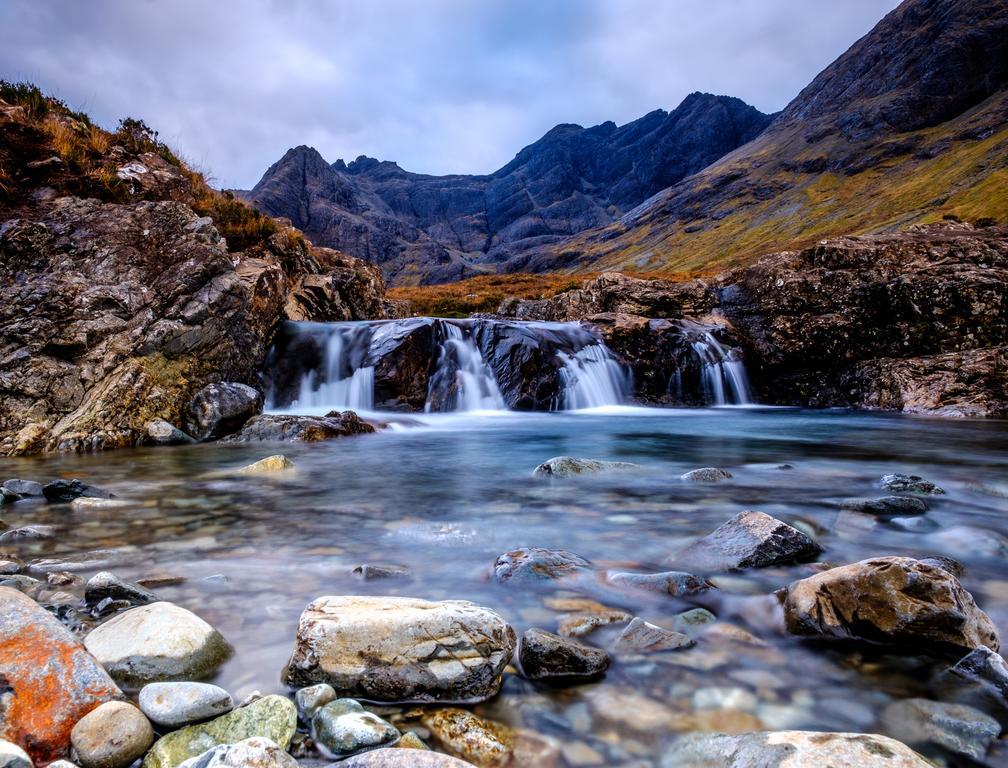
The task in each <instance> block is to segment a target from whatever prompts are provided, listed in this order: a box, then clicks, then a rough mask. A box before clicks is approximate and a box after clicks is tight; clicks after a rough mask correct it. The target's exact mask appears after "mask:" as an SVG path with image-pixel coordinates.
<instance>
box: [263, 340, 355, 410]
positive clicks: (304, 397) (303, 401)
mask: <svg viewBox="0 0 1008 768" xmlns="http://www.w3.org/2000/svg"><path fill="white" fill-rule="evenodd" d="M322 328H324V329H325V330H324V333H325V336H326V338H325V345H324V349H323V354H322V364H321V366H320V367H319V368H318V369H309V370H308V371H306V372H305V373H304V375H303V376H302V378H301V383H300V386H299V387H298V395H297V399H296V400H294V401H293V403H291V405H292V407H295V408H298V409H300V410H328V409H331V408H352V409H355V410H364V411H369V410H371V409H372V408H374V366H373V365H361V360H362V358H363V356H364V354H365V353H366V351H367V349H368V344H369V342H370V336H371V334H370V332H369V330H368V328H367V327H366V326H365V325H361V324H357V323H353V324H350V323H346V324H343V323H334V324H332V325H331V326H329V325H327V326H322ZM270 399H271V400H273V399H274V398H273V397H271V398H270ZM271 404H272V403H271Z"/></svg>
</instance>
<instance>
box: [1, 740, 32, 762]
mask: <svg viewBox="0 0 1008 768" xmlns="http://www.w3.org/2000/svg"><path fill="white" fill-rule="evenodd" d="M0 768H32V761H31V758H30V757H28V753H27V752H25V751H24V750H23V749H21V747H19V746H18V745H17V744H14V743H12V742H10V741H5V740H4V739H0Z"/></svg>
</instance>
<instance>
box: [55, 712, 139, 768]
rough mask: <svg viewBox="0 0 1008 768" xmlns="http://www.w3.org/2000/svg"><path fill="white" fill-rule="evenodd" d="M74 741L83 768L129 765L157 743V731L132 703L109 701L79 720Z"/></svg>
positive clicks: (71, 738) (120, 767) (74, 747)
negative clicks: (155, 739)
mask: <svg viewBox="0 0 1008 768" xmlns="http://www.w3.org/2000/svg"><path fill="white" fill-rule="evenodd" d="M70 741H71V743H72V744H73V750H74V755H75V756H76V759H77V761H78V762H79V763H80V765H81V766H82V768H126V766H128V765H131V764H132V763H133V761H134V760H136V759H137V758H139V757H141V756H143V754H144V753H145V752H146V751H147V749H148V748H149V747H150V745H151V744H153V743H154V730H153V729H152V728H151V724H150V723H149V722H148V721H147V718H146V717H144V715H143V713H142V712H141V711H140V710H139V709H137V708H136V707H134V706H133V705H132V704H127V703H126V702H123V701H109V702H106V703H105V704H102V705H101V706H99V707H97V708H96V709H94V710H92V711H91V712H89V713H88V714H86V715H85V716H84V717H83V718H82V719H81V720H80V721H78V723H77V724H76V725H75V726H74V727H73V731H72V732H71V734H70Z"/></svg>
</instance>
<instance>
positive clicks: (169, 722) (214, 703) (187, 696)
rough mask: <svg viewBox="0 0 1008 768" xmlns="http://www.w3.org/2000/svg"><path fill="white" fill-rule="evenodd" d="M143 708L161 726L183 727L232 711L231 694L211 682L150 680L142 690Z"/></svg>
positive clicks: (140, 701) (141, 701) (141, 702)
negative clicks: (154, 681) (151, 681)
mask: <svg viewBox="0 0 1008 768" xmlns="http://www.w3.org/2000/svg"><path fill="white" fill-rule="evenodd" d="M138 703H139V704H140V710H141V711H142V712H143V713H144V714H145V715H147V717H148V718H150V720H151V722H153V723H154V724H155V725H158V726H160V727H162V728H181V727H182V726H185V725H189V724H191V723H198V722H200V721H202V720H208V719H210V718H212V717H219V716H220V715H223V714H226V713H228V712H230V711H231V710H232V709H233V708H234V701H233V700H232V699H231V694H229V693H228V692H227V691H225V690H224V689H223V688H219V687H218V686H216V685H210V684H209V683H194V682H188V681H187V682H173V683H148V684H147V685H145V686H144V687H143V688H142V689H141V690H140V695H139V697H138Z"/></svg>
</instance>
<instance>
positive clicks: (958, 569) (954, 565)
mask: <svg viewBox="0 0 1008 768" xmlns="http://www.w3.org/2000/svg"><path fill="white" fill-rule="evenodd" d="M920 562H922V563H924V564H925V565H933V566H934V567H935V568H941V569H943V570H946V571H948V572H949V573H951V574H952V575H953V576H955V577H956V578H957V579H958V578H959V577H960V576H962V575H963V573H964V572H965V571H966V569H965V568H964V567H963V564H962V563H960V562H959V561H958V560H956V559H954V558H951V557H945V556H944V555H935V556H933V557H922V558H920Z"/></svg>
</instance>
